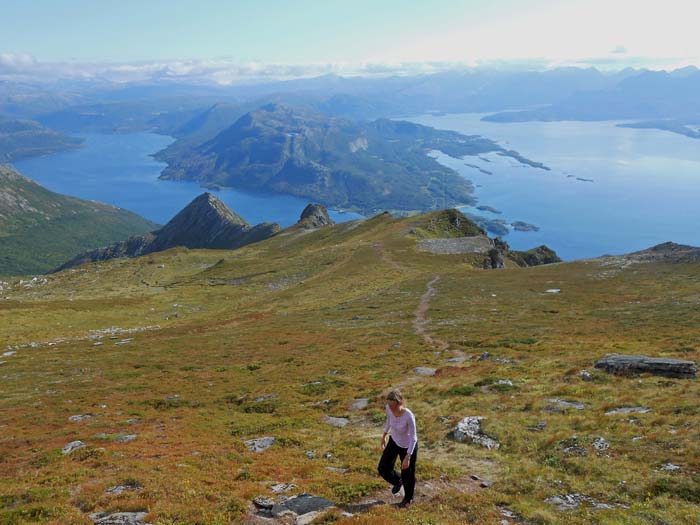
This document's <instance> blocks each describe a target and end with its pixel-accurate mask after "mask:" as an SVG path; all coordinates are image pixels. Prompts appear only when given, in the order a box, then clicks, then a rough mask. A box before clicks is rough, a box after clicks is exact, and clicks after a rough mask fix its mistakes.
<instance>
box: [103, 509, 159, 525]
mask: <svg viewBox="0 0 700 525" xmlns="http://www.w3.org/2000/svg"><path fill="white" fill-rule="evenodd" d="M145 518H146V513H145V512H115V513H113V514H109V513H107V512H96V513H94V514H90V519H92V520H93V521H94V522H95V525H149V524H148V523H146V522H144V521H143V520H144V519H145Z"/></svg>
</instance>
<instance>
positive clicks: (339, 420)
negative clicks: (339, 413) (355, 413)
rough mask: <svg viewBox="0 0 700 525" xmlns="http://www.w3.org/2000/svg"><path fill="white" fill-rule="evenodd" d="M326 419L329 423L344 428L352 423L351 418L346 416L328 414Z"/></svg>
mask: <svg viewBox="0 0 700 525" xmlns="http://www.w3.org/2000/svg"><path fill="white" fill-rule="evenodd" d="M324 421H325V422H326V423H328V424H329V425H332V426H334V427H338V428H343V427H344V426H345V425H347V424H348V423H350V420H349V419H347V418H344V417H332V416H326V417H325V418H324Z"/></svg>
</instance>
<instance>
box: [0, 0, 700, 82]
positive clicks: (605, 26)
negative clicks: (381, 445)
mask: <svg viewBox="0 0 700 525" xmlns="http://www.w3.org/2000/svg"><path fill="white" fill-rule="evenodd" d="M698 15H700V2H699V1H698V0H664V1H663V2H661V1H659V0H557V1H555V0H489V1H484V0H431V1H426V0H400V1H398V0H371V1H370V0H346V1H340V0H286V1H283V0H250V1H243V0H197V1H194V0H167V1H165V0H139V1H134V0H120V1H108V0H104V1H96V0H89V1H88V0H32V1H26V0H0V19H1V20H2V32H0V74H3V73H4V74H8V73H14V74H16V75H21V74H24V75H32V74H35V75H41V74H44V75H61V74H62V75H65V76H71V75H72V76H80V75H87V76H89V75H98V74H102V75H108V74H113V75H122V76H123V77H125V78H128V77H129V76H138V75H139V74H162V75H163V74H164V75H170V76H178V75H184V76H188V75H197V74H198V75H203V76H208V77H209V78H210V79H211V80H213V81H216V82H220V83H229V82H235V81H237V80H241V79H244V80H245V79H247V78H254V77H257V76H262V77H264V76H270V77H294V76H309V75H314V74H323V73H327V72H335V73H340V74H369V73H382V72H387V73H399V74H400V73H411V72H419V71H434V70H444V69H449V68H457V67H466V66H503V67H505V66H508V67H516V66H517V67H523V68H538V69H542V68H547V67H556V66H562V65H579V66H589V65H592V66H596V67H599V68H603V69H605V68H607V69H612V68H615V69H621V68H623V67H627V66H632V67H650V68H654V69H660V68H663V69H672V68H675V67H681V66H685V65H700V38H697V36H696V34H697V27H696V20H697V19H698Z"/></svg>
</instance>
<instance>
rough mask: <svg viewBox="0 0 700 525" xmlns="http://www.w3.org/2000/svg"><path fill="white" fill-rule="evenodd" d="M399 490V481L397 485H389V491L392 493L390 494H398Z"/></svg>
mask: <svg viewBox="0 0 700 525" xmlns="http://www.w3.org/2000/svg"><path fill="white" fill-rule="evenodd" d="M400 490H401V483H399V484H398V485H394V486H393V487H391V493H392V494H398V493H399V491H400Z"/></svg>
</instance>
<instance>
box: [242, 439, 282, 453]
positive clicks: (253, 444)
mask: <svg viewBox="0 0 700 525" xmlns="http://www.w3.org/2000/svg"><path fill="white" fill-rule="evenodd" d="M243 442H244V443H245V444H246V446H247V447H248V450H250V451H251V452H262V451H263V450H267V449H268V448H270V447H271V446H272V444H273V443H274V442H275V438H273V437H270V436H266V437H261V438H255V439H248V440H243Z"/></svg>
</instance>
